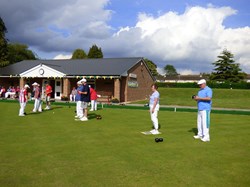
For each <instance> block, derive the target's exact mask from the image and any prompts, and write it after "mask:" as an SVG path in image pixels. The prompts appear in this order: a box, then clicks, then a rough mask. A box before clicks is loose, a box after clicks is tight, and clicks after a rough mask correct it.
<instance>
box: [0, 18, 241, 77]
mask: <svg viewBox="0 0 250 187" xmlns="http://www.w3.org/2000/svg"><path fill="white" fill-rule="evenodd" d="M7 32H8V31H7V28H6V26H5V23H4V21H3V20H2V18H1V17H0V67H4V66H7V65H10V64H14V63H17V62H20V61H22V60H36V59H39V57H38V56H37V55H36V54H35V53H34V52H33V51H31V50H29V49H28V46H27V45H25V44H20V43H10V42H9V41H8V39H7V38H6V37H5V34H6V33H7ZM103 56H104V55H103V52H102V49H101V48H100V47H98V46H97V45H96V44H94V45H92V47H90V49H89V51H88V53H86V52H85V51H84V50H83V49H80V48H78V49H75V50H74V51H73V53H72V57H71V59H86V58H103ZM217 57H218V60H217V61H215V62H212V64H213V65H214V69H213V72H211V74H207V77H208V78H209V80H212V81H217V82H240V81H242V80H244V79H245V78H246V73H244V72H242V70H241V68H240V65H239V64H238V63H235V60H234V55H233V54H232V53H231V52H230V51H228V50H227V49H224V50H223V51H222V52H221V54H219V56H217ZM144 61H145V62H146V64H147V66H148V68H149V70H150V72H151V73H152V75H153V76H159V73H158V72H157V65H156V64H155V63H154V62H153V61H151V60H149V59H147V58H145V59H144ZM164 71H165V75H164V76H172V77H174V76H178V75H179V74H178V72H177V71H176V69H175V67H174V66H173V65H171V64H167V65H166V66H165V67H164Z"/></svg>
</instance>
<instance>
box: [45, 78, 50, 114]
mask: <svg viewBox="0 0 250 187" xmlns="http://www.w3.org/2000/svg"><path fill="white" fill-rule="evenodd" d="M51 93H52V87H51V86H50V85H49V83H47V84H46V87H45V101H46V108H45V110H49V109H50V98H51Z"/></svg>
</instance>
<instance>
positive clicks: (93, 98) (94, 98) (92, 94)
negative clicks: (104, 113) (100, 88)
mask: <svg viewBox="0 0 250 187" xmlns="http://www.w3.org/2000/svg"><path fill="white" fill-rule="evenodd" d="M89 88H90V101H91V109H90V110H89V111H94V110H97V93H96V91H95V89H94V88H92V87H91V86H89Z"/></svg>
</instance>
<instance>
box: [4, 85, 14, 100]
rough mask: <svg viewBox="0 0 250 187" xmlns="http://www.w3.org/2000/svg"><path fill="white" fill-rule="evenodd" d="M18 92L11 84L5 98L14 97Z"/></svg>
mask: <svg viewBox="0 0 250 187" xmlns="http://www.w3.org/2000/svg"><path fill="white" fill-rule="evenodd" d="M15 94H16V90H15V88H14V87H12V86H10V87H9V88H8V90H7V92H6V93H5V99H7V98H8V97H10V98H14V97H15Z"/></svg>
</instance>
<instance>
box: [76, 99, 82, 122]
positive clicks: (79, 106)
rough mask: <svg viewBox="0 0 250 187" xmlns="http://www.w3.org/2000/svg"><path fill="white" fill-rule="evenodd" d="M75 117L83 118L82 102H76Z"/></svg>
mask: <svg viewBox="0 0 250 187" xmlns="http://www.w3.org/2000/svg"><path fill="white" fill-rule="evenodd" d="M76 115H77V116H78V117H79V118H82V117H83V102H82V101H77V102H76Z"/></svg>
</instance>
